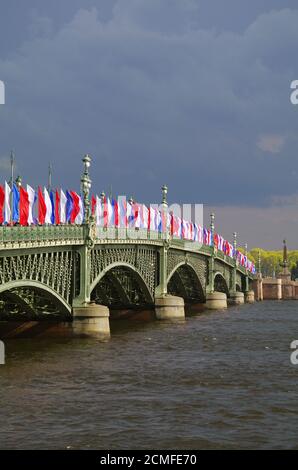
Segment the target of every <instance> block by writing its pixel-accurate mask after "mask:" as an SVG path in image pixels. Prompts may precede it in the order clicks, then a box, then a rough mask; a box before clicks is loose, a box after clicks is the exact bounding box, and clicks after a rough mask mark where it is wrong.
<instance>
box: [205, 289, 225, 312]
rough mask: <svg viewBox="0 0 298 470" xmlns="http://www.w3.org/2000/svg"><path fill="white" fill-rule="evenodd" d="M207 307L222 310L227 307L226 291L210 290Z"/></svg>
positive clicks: (207, 296)
mask: <svg viewBox="0 0 298 470" xmlns="http://www.w3.org/2000/svg"><path fill="white" fill-rule="evenodd" d="M206 308H208V309H210V310H220V309H223V308H227V295H226V294H225V293H224V292H216V291H215V292H210V293H209V294H206Z"/></svg>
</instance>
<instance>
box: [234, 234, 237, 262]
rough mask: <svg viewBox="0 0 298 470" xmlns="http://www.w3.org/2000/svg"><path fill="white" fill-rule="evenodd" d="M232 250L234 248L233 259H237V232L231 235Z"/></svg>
mask: <svg viewBox="0 0 298 470" xmlns="http://www.w3.org/2000/svg"><path fill="white" fill-rule="evenodd" d="M233 248H234V258H235V259H237V256H236V251H237V232H234V233H233Z"/></svg>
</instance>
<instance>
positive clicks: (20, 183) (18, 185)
mask: <svg viewBox="0 0 298 470" xmlns="http://www.w3.org/2000/svg"><path fill="white" fill-rule="evenodd" d="M16 185H17V188H18V190H20V187H21V186H22V178H21V177H20V176H18V177H17V178H16Z"/></svg>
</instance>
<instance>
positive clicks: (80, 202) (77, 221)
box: [75, 196, 84, 225]
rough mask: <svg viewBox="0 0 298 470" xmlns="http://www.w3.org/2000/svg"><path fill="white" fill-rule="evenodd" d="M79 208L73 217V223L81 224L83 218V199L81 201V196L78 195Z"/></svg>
mask: <svg viewBox="0 0 298 470" xmlns="http://www.w3.org/2000/svg"><path fill="white" fill-rule="evenodd" d="M79 208H80V212H79V213H78V215H77V216H76V218H75V224H78V225H81V224H82V223H83V220H84V207H83V201H82V198H81V196H79Z"/></svg>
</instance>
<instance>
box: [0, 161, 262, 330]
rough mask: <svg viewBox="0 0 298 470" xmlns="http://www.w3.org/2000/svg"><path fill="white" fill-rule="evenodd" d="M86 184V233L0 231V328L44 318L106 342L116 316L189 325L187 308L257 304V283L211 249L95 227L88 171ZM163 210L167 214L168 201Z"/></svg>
mask: <svg viewBox="0 0 298 470" xmlns="http://www.w3.org/2000/svg"><path fill="white" fill-rule="evenodd" d="M81 182H82V190H83V194H84V210H85V218H84V222H83V224H82V225H57V226H55V225H35V226H19V225H17V226H6V225H4V226H1V227H0V320H1V323H3V322H9V321H10V320H11V319H12V318H14V319H28V320H34V319H39V318H44V316H45V315H46V317H47V318H60V319H61V318H62V319H63V321H64V322H65V323H68V324H69V327H70V328H71V329H72V330H73V331H74V332H75V333H78V334H83V335H84V334H86V335H96V336H102V335H103V336H105V335H109V334H110V328H109V317H110V316H111V317H113V311H114V310H115V309H120V308H126V309H140V310H141V309H143V308H151V309H152V310H153V311H154V312H155V315H156V318H157V319H158V320H164V319H174V318H175V319H177V318H184V315H185V306H188V305H194V304H199V303H201V304H205V306H206V307H207V308H210V309H218V308H226V307H227V304H228V303H230V304H241V303H243V302H244V301H247V302H253V301H254V291H253V289H254V290H255V291H256V288H255V286H256V285H257V281H258V279H257V276H256V275H254V274H252V273H251V272H250V271H249V270H248V269H247V268H246V267H244V266H241V265H240V264H239V262H238V261H237V258H236V257H233V258H231V257H230V256H227V255H225V254H224V253H223V252H222V251H220V250H217V249H216V247H215V246H214V244H211V246H206V245H204V244H195V243H191V242H188V241H185V240H183V239H176V238H174V237H173V236H171V234H170V233H169V231H168V230H165V231H164V232H154V233H153V232H151V231H150V230H145V229H138V230H136V229H133V228H116V227H108V228H106V227H98V226H96V225H95V223H94V219H93V218H92V216H91V214H90V201H89V191H90V178H89V171H88V168H86V167H85V172H84V174H83V177H82V179H81ZM162 203H163V207H164V209H165V210H166V208H167V202H166V199H165V197H164V195H163V200H162ZM210 231H211V234H212V235H213V234H214V215H212V216H211V224H210ZM236 246H237V238H236V234H235V236H234V248H235V252H236Z"/></svg>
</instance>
